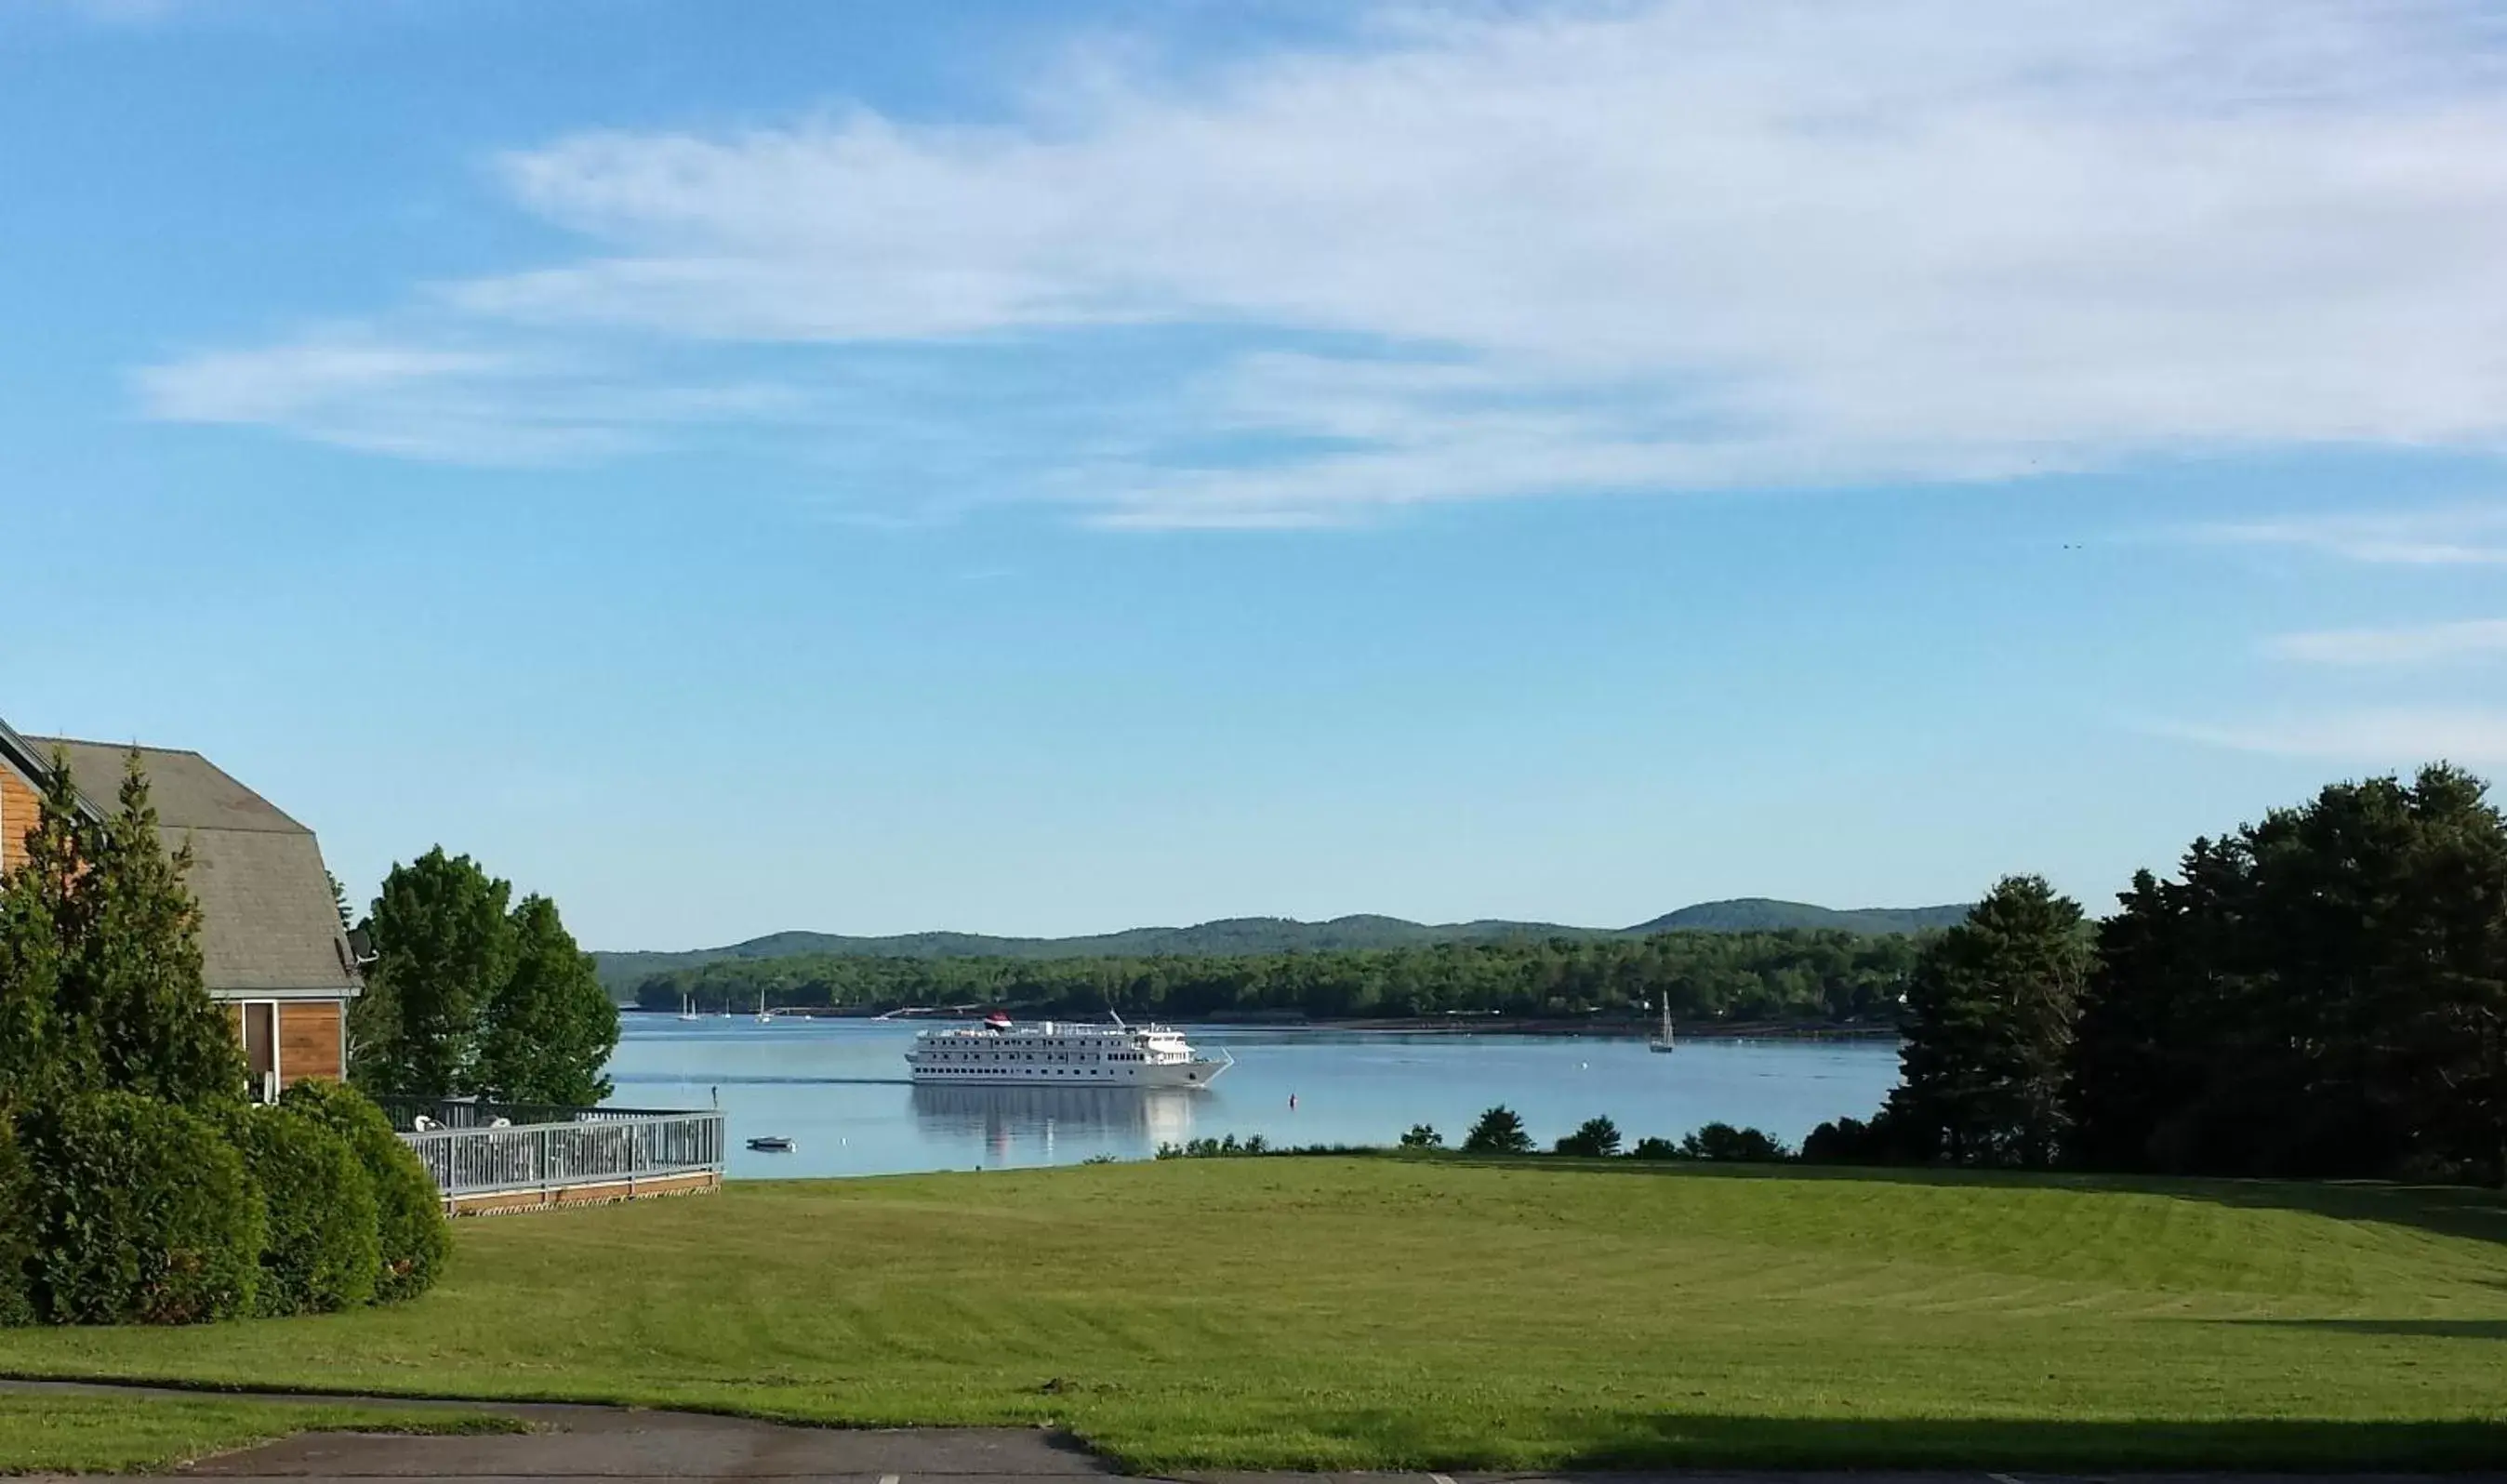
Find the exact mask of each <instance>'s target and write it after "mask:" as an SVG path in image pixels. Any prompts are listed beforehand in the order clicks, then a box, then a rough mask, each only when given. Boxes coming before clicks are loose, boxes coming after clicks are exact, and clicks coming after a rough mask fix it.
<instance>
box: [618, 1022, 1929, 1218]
mask: <svg viewBox="0 0 2507 1484" xmlns="http://www.w3.org/2000/svg"><path fill="white" fill-rule="evenodd" d="M620 1020H621V1022H622V1028H621V1034H620V1037H619V1043H618V1051H617V1054H616V1055H615V1056H614V1057H612V1058H611V1060H610V1066H609V1074H610V1077H611V1078H612V1080H613V1081H614V1082H615V1083H616V1092H615V1093H614V1095H613V1096H612V1097H611V1099H610V1102H611V1104H613V1105H616V1106H622V1107H651V1108H704V1107H713V1106H719V1107H720V1108H721V1109H722V1111H723V1113H724V1115H725V1117H724V1123H725V1132H726V1135H727V1138H728V1140H729V1142H730V1146H731V1147H730V1156H729V1165H728V1173H729V1174H730V1175H731V1176H733V1177H735V1178H741V1179H757V1178H774V1177H778V1176H783V1177H799V1176H841V1175H893V1174H902V1173H906V1172H911V1171H923V1170H970V1169H1005V1168H1012V1167H1018V1166H1030V1165H1063V1164H1075V1163H1077V1162H1079V1161H1081V1160H1085V1159H1089V1158H1091V1157H1095V1156H1101V1155H1110V1156H1113V1157H1115V1158H1117V1159H1144V1158H1147V1157H1148V1156H1149V1155H1151V1154H1154V1153H1155V1152H1156V1151H1157V1147H1158V1145H1159V1144H1161V1143H1181V1142H1183V1141H1184V1140H1189V1139H1203V1138H1209V1139H1216V1138H1219V1137H1222V1136H1224V1135H1228V1134H1233V1135H1235V1136H1236V1137H1237V1138H1238V1139H1240V1140H1242V1139H1244V1138H1246V1137H1247V1136H1249V1135H1255V1134H1258V1135H1260V1136H1262V1137H1263V1138H1264V1139H1267V1140H1270V1141H1271V1142H1272V1143H1274V1144H1310V1143H1368V1144H1389V1143H1393V1142H1394V1141H1396V1140H1399V1138H1400V1136H1401V1133H1402V1131H1403V1130H1405V1129H1407V1128H1409V1127H1410V1126H1411V1125H1412V1124H1416V1123H1426V1124H1432V1125H1434V1126H1435V1128H1436V1130H1437V1131H1438V1132H1439V1133H1441V1134H1443V1135H1444V1136H1445V1139H1446V1141H1447V1142H1448V1143H1454V1144H1459V1143H1461V1142H1462V1138H1463V1134H1464V1133H1465V1131H1466V1130H1468V1129H1469V1128H1470V1127H1471V1122H1472V1120H1474V1119H1476V1118H1477V1117H1478V1116H1479V1114H1480V1111H1481V1109H1483V1108H1486V1107H1488V1106H1489V1105H1491V1104H1500V1103H1502V1104H1506V1105H1508V1107H1511V1108H1513V1109H1514V1110H1515V1111H1516V1112H1517V1113H1520V1114H1521V1115H1523V1121H1524V1125H1525V1127H1526V1128H1527V1129H1528V1130H1529V1131H1530V1132H1531V1134H1532V1137H1533V1139H1534V1140H1537V1141H1538V1142H1539V1143H1540V1145H1541V1146H1542V1147H1544V1148H1546V1147H1548V1145H1549V1142H1550V1140H1554V1139H1556V1138H1557V1137H1558V1136H1560V1135H1562V1134H1565V1133H1568V1132H1569V1131H1571V1130H1572V1129H1574V1128H1575V1126H1576V1125H1577V1124H1579V1123H1581V1122H1583V1121H1584V1120H1585V1119H1587V1118H1590V1117H1592V1116H1594V1115H1595V1114H1607V1115H1609V1116H1610V1118H1611V1119H1612V1120H1613V1121H1615V1122H1616V1123H1617V1124H1618V1126H1619V1129H1620V1132H1621V1133H1622V1134H1623V1135H1624V1136H1625V1138H1626V1140H1627V1141H1628V1142H1629V1143H1630V1144H1633V1143H1635V1142H1636V1141H1637V1140H1639V1139H1642V1138H1645V1137H1647V1136H1649V1135H1655V1136H1660V1137H1662V1138H1666V1139H1677V1138H1679V1137H1680V1136H1681V1135H1683V1134H1686V1133H1688V1132H1689V1130H1691V1129H1694V1128H1696V1127H1698V1126H1699V1125H1700V1124H1704V1123H1709V1122H1715V1121H1719V1120H1720V1121H1722V1122H1725V1123H1730V1124H1740V1125H1755V1126H1757V1127H1759V1128H1762V1129H1764V1130H1766V1131H1767V1132H1768V1133H1770V1134H1773V1135H1775V1136H1777V1137H1778V1138H1780V1139H1783V1140H1786V1141H1787V1142H1789V1143H1795V1144H1798V1143H1799V1142H1800V1141H1801V1138H1802V1136H1803V1135H1804V1134H1807V1133H1809V1132H1810V1130H1811V1129H1812V1128H1813V1127H1815V1126H1816V1125H1818V1124H1820V1123H1821V1122H1823V1121H1825V1120H1827V1119H1831V1118H1836V1117H1840V1116H1850V1117H1857V1118H1868V1117H1870V1116H1871V1113H1872V1111H1873V1110H1874V1109H1876V1108H1877V1107H1878V1106H1879V1105H1880V1100H1881V1099H1882V1098H1883V1097H1884V1096H1885V1095H1886V1094H1887V1093H1888V1090H1889V1089H1890V1087H1892V1086H1893V1085H1895V1084H1896V1082H1897V1080H1898V1049H1897V1046H1896V1044H1895V1043H1894V1042H1891V1041H1793V1040H1755V1041H1754V1040H1703V1039H1698V1040H1688V1041H1684V1042H1683V1043H1682V1044H1681V1047H1680V1049H1679V1050H1678V1051H1675V1052H1673V1053H1671V1054H1670V1055H1668V1056H1664V1055H1657V1054H1655V1053H1653V1052H1650V1051H1648V1050H1647V1049H1646V1044H1645V1042H1643V1041H1640V1040H1632V1039H1627V1038H1624V1037H1603V1036H1557V1035H1492V1034H1478V1033H1456V1032H1427V1033H1407V1032H1382V1031H1329V1030H1309V1029H1303V1028H1298V1029H1289V1030H1283V1029H1271V1028H1251V1027H1214V1026H1195V1027H1191V1028H1188V1029H1187V1031H1186V1035H1187V1036H1188V1038H1189V1039H1190V1040H1191V1042H1192V1045H1193V1047H1194V1049H1195V1050H1197V1051H1199V1052H1201V1053H1202V1054H1203V1055H1205V1056H1214V1057H1215V1056H1217V1054H1218V1053H1220V1052H1222V1051H1223V1052H1225V1053H1227V1054H1228V1055H1229V1056H1232V1057H1234V1058H1235V1060H1236V1065H1235V1066H1234V1068H1231V1069H1229V1070H1228V1071H1227V1072H1226V1073H1225V1074H1224V1075H1222V1076H1221V1077H1219V1079H1218V1080H1217V1082H1216V1083H1214V1084H1213V1085H1212V1086H1210V1087H1208V1088H1205V1089H1201V1090H1199V1091H1186V1090H1181V1089H1176V1090H1164V1091H1118V1090H1116V1089H1113V1088H1077V1087H1070V1088H1064V1087H916V1086H914V1085H912V1084H911V1083H910V1082H909V1081H907V1079H906V1074H905V1052H906V1048H907V1047H908V1046H909V1045H910V1044H911V1043H912V1041H913V1039H914V1034H915V1032H917V1031H920V1030H925V1029H928V1028H930V1027H931V1026H932V1025H934V1024H935V1023H934V1022H932V1021H927V1020H922V1021H865V1020H836V1019H823V1020H820V1019H810V1018H806V1017H800V1016H791V1017H781V1016H779V1017H776V1018H775V1019H773V1020H771V1021H768V1022H763V1023H761V1022H759V1021H756V1020H754V1019H752V1018H751V1017H748V1016H737V1017H721V1016H716V1017H712V1018H708V1019H705V1020H698V1021H683V1020H680V1019H679V1018H678V1017H676V1016H674V1015H654V1014H642V1013H635V1012H631V1013H628V1014H625V1015H622V1016H621V1017H620ZM767 1137H773V1138H782V1139H788V1140H792V1141H793V1143H794V1145H795V1147H794V1149H793V1151H792V1152H790V1153H787V1154H770V1153H758V1152H753V1151H751V1150H749V1149H748V1148H747V1147H746V1143H747V1140H751V1139H757V1138H767Z"/></svg>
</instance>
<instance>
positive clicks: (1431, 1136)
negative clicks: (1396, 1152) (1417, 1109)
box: [1401, 1123, 1445, 1149]
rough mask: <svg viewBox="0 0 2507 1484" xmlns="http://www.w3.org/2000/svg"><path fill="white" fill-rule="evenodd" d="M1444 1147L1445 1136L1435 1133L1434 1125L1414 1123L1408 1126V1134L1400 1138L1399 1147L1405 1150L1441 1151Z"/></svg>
mask: <svg viewBox="0 0 2507 1484" xmlns="http://www.w3.org/2000/svg"><path fill="white" fill-rule="evenodd" d="M1444 1146H1445V1136H1444V1135H1442V1134H1439V1133H1437V1132H1436V1127H1435V1124H1430V1123H1414V1124H1412V1125H1410V1132H1409V1133H1407V1134H1404V1135H1402V1136H1401V1147H1403V1148H1405V1149H1441V1148H1443V1147H1444Z"/></svg>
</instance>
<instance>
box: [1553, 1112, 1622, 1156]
mask: <svg viewBox="0 0 2507 1484" xmlns="http://www.w3.org/2000/svg"><path fill="white" fill-rule="evenodd" d="M1556 1147H1557V1152H1559V1153H1561V1154H1575V1155H1581V1156H1582V1157H1584V1158H1586V1159H1604V1158H1607V1157H1609V1156H1610V1155H1613V1154H1617V1153H1618V1152H1619V1126H1618V1125H1617V1124H1616V1123H1613V1122H1612V1121H1611V1120H1610V1119H1608V1118H1587V1119H1585V1120H1584V1121H1583V1123H1582V1124H1580V1125H1579V1126H1578V1127H1577V1130H1576V1132H1575V1133H1573V1134H1570V1135H1568V1136H1567V1137H1566V1138H1564V1139H1562V1140H1558V1143H1557V1146H1556Z"/></svg>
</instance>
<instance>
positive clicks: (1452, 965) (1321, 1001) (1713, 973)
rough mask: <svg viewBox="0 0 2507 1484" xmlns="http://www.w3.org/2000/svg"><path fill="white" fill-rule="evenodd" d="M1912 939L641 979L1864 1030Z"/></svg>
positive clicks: (670, 983) (1025, 1005)
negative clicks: (1859, 1026)
mask: <svg viewBox="0 0 2507 1484" xmlns="http://www.w3.org/2000/svg"><path fill="white" fill-rule="evenodd" d="M1920 941H1921V940H1919V939H1916V938H1911V937H1906V936H1899V935H1867V934H1856V933H1849V932H1835V931H1784V932H1664V933H1656V934H1653V935H1651V936H1648V937H1641V938H1618V937H1613V938H1570V937H1563V936H1562V937H1551V938H1544V939H1538V940H1531V941H1524V940H1515V939H1507V940H1500V941H1495V942H1485V943H1436V944H1429V945H1424V946H1420V947H1412V948H1394V949H1375V950H1363V951H1348V952H1326V953H1270V954H1237V955H1217V956H1213V955H1190V956H1185V955H1173V956H1161V957H1154V958H1090V959H1009V958H984V959H907V958H866V957H861V956H858V955H852V954H827V955H809V956H801V957H792V958H781V959H726V960H722V961H718V962H714V963H708V964H703V965H700V966H697V967H694V968H688V969H680V970H677V971H674V972H670V973H663V974H656V975H653V976H651V977H649V978H647V979H645V980H644V981H643V983H642V984H641V985H640V986H639V987H638V989H637V991H636V1002H637V1004H638V1005H640V1006H641V1007H643V1008H645V1009H648V1010H676V1009H678V1008H680V1006H681V1004H682V1002H683V996H685V997H692V998H693V999H694V1000H695V1002H696V1004H697V1006H698V1008H700V1009H707V1010H725V1009H728V1010H753V1009H754V1008H755V1007H756V1005H757V1002H758V998H759V995H761V994H763V995H764V996H765V1000H766V1003H767V1004H768V1005H769V1006H770V1007H806V1008H825V1007H836V1008H842V1009H848V1010H860V1011H881V1010H890V1009H895V1008H898V1007H901V1006H907V1005H963V1004H982V1005H987V1006H995V1005H997V1006H1001V1007H1004V1008H1008V1009H1012V1010H1017V1011H1023V1012H1027V1013H1031V1014H1052V1015H1070V1016H1079V1015H1102V1014H1104V1013H1106V1012H1108V1011H1109V1010H1110V1011H1114V1012H1117V1013H1120V1014H1123V1015H1129V1016H1139V1017H1149V1016H1165V1017H1168V1018H1171V1019H1191V1018H1197V1017H1203V1016H1224V1015H1247V1014H1290V1015H1302V1016H1306V1017H1310V1018H1313V1019H1318V1020H1345V1019H1370V1018H1388V1019H1390V1018H1407V1017H1419V1016H1439V1015H1447V1014H1477V1015H1487V1014H1496V1015H1503V1016H1515V1017H1524V1018H1538V1017H1544V1016H1545V1017H1562V1016H1587V1015H1608V1014H1611V1013H1612V1012H1631V1013H1636V1012H1644V1011H1647V1010H1650V1009H1652V1008H1653V1006H1656V1005H1658V1004H1659V1003H1660V1002H1661V1001H1662V1000H1663V999H1664V998H1666V997H1667V998H1668V999H1669V1001H1670V1004H1671V1011H1672V1014H1673V1016H1674V1017H1675V1018H1676V1019H1679V1020H1684V1021H1692V1022H1693V1021H1704V1020H1743V1021H1767V1020H1786V1021H1821V1022H1841V1021H1876V1020H1885V1019H1886V1018H1888V1017H1890V1016H1892V1015H1893V1014H1894V1013H1895V1011H1896V1008H1897V1004H1898V996H1899V995H1900V993H1901V992H1902V991H1903V989H1904V988H1905V985H1906V981H1907V975H1908V974H1909V973H1910V972H1911V970H1912V969H1913V967H1914V963H1915V959H1916V955H1917V952H1918V949H1919V946H1920Z"/></svg>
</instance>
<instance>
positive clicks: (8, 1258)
mask: <svg viewBox="0 0 2507 1484" xmlns="http://www.w3.org/2000/svg"><path fill="white" fill-rule="evenodd" d="M36 1213H37V1207H36V1194H35V1176H34V1172H33V1171H32V1170H30V1169H28V1168H27V1165H26V1154H25V1151H24V1150H23V1149H21V1148H19V1147H18V1125H17V1122H16V1120H14V1119H12V1118H10V1117H9V1116H8V1115H7V1114H6V1113H5V1112H0V1328H6V1327H8V1326H10V1325H13V1324H31V1323H33V1322H34V1321H35V1298H34V1294H33V1292H32V1291H31V1290H30V1288H29V1271H28V1270H29V1268H30V1267H31V1266H32V1264H33V1262H34V1260H35V1220H36Z"/></svg>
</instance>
